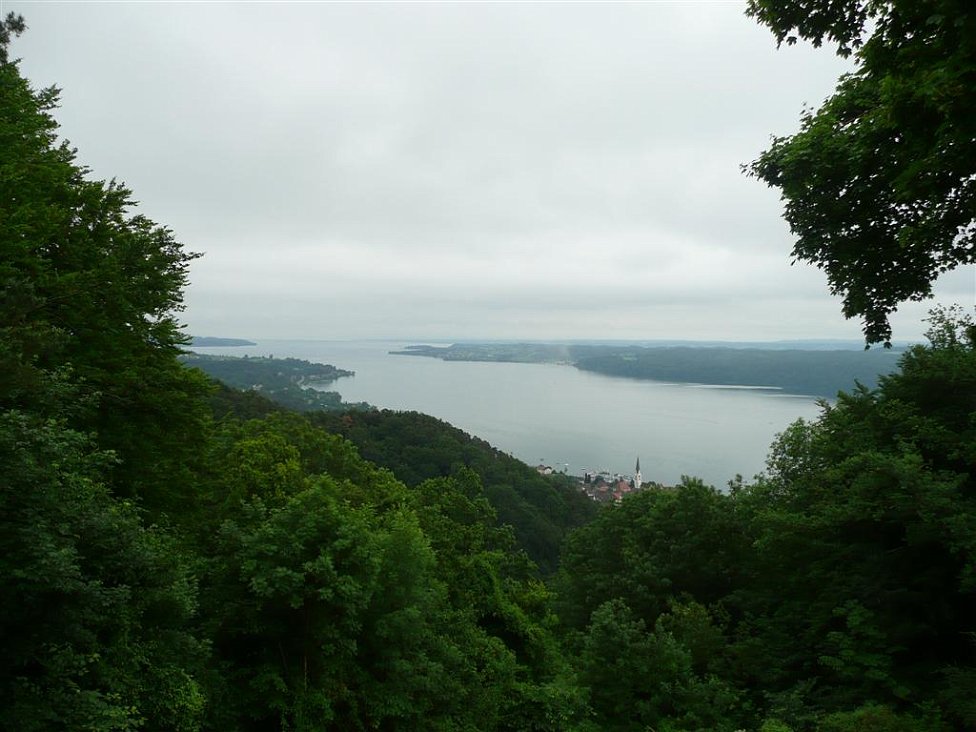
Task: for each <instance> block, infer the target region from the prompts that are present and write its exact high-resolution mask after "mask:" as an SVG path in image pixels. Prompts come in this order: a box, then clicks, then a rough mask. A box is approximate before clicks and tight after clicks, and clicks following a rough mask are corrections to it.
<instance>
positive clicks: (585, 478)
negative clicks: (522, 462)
mask: <svg viewBox="0 0 976 732" xmlns="http://www.w3.org/2000/svg"><path fill="white" fill-rule="evenodd" d="M536 470H537V471H538V472H539V474H540V475H552V474H553V473H554V472H556V471H555V470H554V469H553V468H552V467H551V466H549V465H542V464H540V465H538V466H537V467H536ZM579 485H580V490H581V491H583V492H584V493H585V494H586V495H587V496H589V498H591V499H592V500H594V501H596V502H597V503H620V501H622V500H623V498H624V496H626V495H628V494H630V493H636V492H637V491H640V490H644V489H646V488H653V487H660V486H658V484H657V483H654V482H648V483H645V482H644V480H643V476H642V475H641V467H640V458H637V464H636V465H635V466H634V474H633V475H624V474H622V473H611V472H610V471H609V470H599V471H596V470H589V469H588V468H584V469H583V475H582V476H581V477H580V478H579Z"/></svg>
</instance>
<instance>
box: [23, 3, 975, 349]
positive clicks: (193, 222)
mask: <svg viewBox="0 0 976 732" xmlns="http://www.w3.org/2000/svg"><path fill="white" fill-rule="evenodd" d="M10 5H11V8H12V9H14V10H18V11H20V12H23V13H24V15H25V16H26V18H27V21H28V24H29V25H30V26H31V30H30V31H29V32H28V33H27V34H26V35H25V36H24V37H23V38H21V39H19V40H18V41H16V45H15V47H14V53H15V54H16V55H19V56H22V57H23V66H22V67H23V70H24V72H25V73H26V74H27V75H28V76H29V77H30V78H31V79H32V80H33V81H34V82H35V84H37V85H38V86H44V85H48V84H52V83H56V84H58V85H60V86H62V87H63V89H64V93H63V103H62V109H61V110H60V111H59V113H58V118H59V119H60V120H61V121H62V123H63V132H64V134H65V136H66V137H67V138H69V139H70V140H71V142H72V143H73V144H75V145H76V146H78V148H79V150H80V160H81V161H82V162H84V163H86V164H88V165H90V166H91V168H92V170H93V174H94V175H96V176H97V177H102V178H104V177H112V176H117V177H119V178H120V179H122V180H124V181H126V182H127V183H128V184H129V185H130V186H131V187H132V188H133V189H134V191H135V193H136V198H137V199H138V200H139V201H141V202H142V209H143V211H144V212H145V213H146V214H147V215H149V216H151V217H152V218H154V219H156V220H158V221H160V222H161V223H165V224H166V225H168V226H170V227H171V228H173V230H174V231H175V232H176V234H177V236H178V237H179V238H180V239H181V240H182V241H184V242H185V243H186V246H187V248H188V249H190V250H193V251H202V252H205V255H206V256H205V257H204V258H202V259H201V260H198V261H197V262H195V264H194V267H193V271H192V280H193V283H192V286H191V288H190V290H189V292H188V294H187V306H188V307H187V310H186V312H185V319H186V321H187V322H188V325H189V327H190V329H191V330H192V331H193V332H197V333H212V334H225V335H251V336H254V337H260V336H282V337H285V336H293V337H309V338H328V337H357V336H361V337H372V336H388V335H403V336H407V337H412V336H423V337H438V336H440V337H508V336H511V337H521V338H527V337H536V338H556V337H562V338H565V337H607V338H610V337H613V338H622V337H635V338H653V337H678V336H686V337H689V338H712V337H720V336H722V337H729V338H758V337H803V336H809V337H821V336H843V337H857V336H858V333H859V330H858V326H857V324H856V323H847V322H845V321H844V320H843V318H842V317H841V316H840V306H839V302H838V301H836V300H834V299H832V298H830V297H829V296H828V294H827V289H826V285H825V281H824V278H823V276H822V275H821V274H819V273H818V272H816V271H815V270H812V269H810V268H808V267H800V266H798V267H794V268H791V267H790V265H789V250H790V247H791V244H790V238H789V233H788V231H787V229H786V226H785V224H783V222H782V221H781V220H780V218H779V214H780V207H779V203H778V201H777V198H776V195H775V193H774V192H773V191H769V190H767V189H765V188H764V187H763V186H761V185H760V184H758V183H756V182H755V181H752V180H749V179H747V178H745V177H744V176H743V175H742V174H741V173H740V172H739V165H740V164H742V163H745V162H748V161H749V160H751V159H753V158H754V157H755V156H756V155H757V154H758V153H759V152H760V151H761V150H762V149H763V147H764V146H766V145H767V144H768V141H769V137H770V135H771V134H788V133H790V132H791V131H792V130H794V129H795V127H796V124H797V118H798V115H799V112H800V109H801V107H802V105H803V104H804V103H806V104H811V105H816V104H817V103H819V102H820V101H821V100H822V99H823V98H824V97H825V96H827V95H828V94H829V93H830V91H831V89H832V88H833V85H834V82H835V80H836V78H837V76H838V75H839V74H840V73H841V72H842V71H843V70H844V69H845V68H846V66H845V62H843V61H841V60H839V59H836V58H834V57H833V56H831V54H830V52H829V51H828V50H827V49H821V50H813V49H809V48H789V49H782V50H780V51H776V49H775V44H774V42H773V39H772V37H771V35H770V34H769V33H767V32H766V31H765V30H764V29H762V28H759V27H757V26H756V25H755V24H754V23H752V21H750V20H749V19H747V18H745V17H744V16H743V14H742V11H743V5H740V4H737V3H705V2H702V3H677V2H676V3H647V4H566V5H551V4H531V3H526V4H517V3H516V4H509V3H498V4H491V3H486V4H461V3H459V4H439V3H437V4H421V3H418V4H379V3H377V4H351V3H341V4H340V3H336V4H330V3H322V4H314V3H313V4H310V3H294V4H288V3H267V4H221V3H214V4H208V3H172V4H169V3H151V4H137V3H132V4H117V3H111V4H70V3H52V4H33V3H23V4H21V6H18V4H17V3H11V4H10ZM948 282H949V284H948V285H946V288H944V289H946V291H947V292H950V293H957V294H958V293H961V294H962V296H963V297H967V296H971V292H972V289H971V285H972V277H971V275H970V276H969V277H968V279H967V278H966V277H962V278H956V279H951V278H950V280H949V281H948ZM967 287H968V288H969V289H967ZM967 293H968V294H967ZM912 308H914V305H913V306H912ZM912 308H909V309H908V311H906V315H905V318H906V319H905V320H904V322H903V324H902V327H903V329H904V330H905V331H910V332H904V337H911V336H915V335H917V333H918V332H919V331H920V329H921V327H920V326H919V323H918V315H919V313H920V312H921V310H918V309H912ZM923 310H924V308H923ZM899 322H900V323H901V322H902V321H899ZM896 335H897V336H902V333H899V332H897V331H896Z"/></svg>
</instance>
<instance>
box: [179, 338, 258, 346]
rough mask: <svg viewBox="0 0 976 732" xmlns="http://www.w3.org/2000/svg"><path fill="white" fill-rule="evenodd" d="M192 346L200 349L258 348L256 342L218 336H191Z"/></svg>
mask: <svg viewBox="0 0 976 732" xmlns="http://www.w3.org/2000/svg"><path fill="white" fill-rule="evenodd" d="M190 345H191V346H198V347H200V348H207V347H219V346H256V345H257V343H255V342H254V341H246V340H244V339H243V338H217V337H216V336H191V338H190Z"/></svg>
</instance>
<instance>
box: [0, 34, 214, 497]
mask: <svg viewBox="0 0 976 732" xmlns="http://www.w3.org/2000/svg"><path fill="white" fill-rule="evenodd" d="M21 30H23V21H22V19H19V18H17V17H15V16H13V15H10V16H8V17H7V19H6V20H5V21H4V22H3V35H2V37H0V48H2V56H0V149H2V150H3V151H4V154H3V160H2V162H0V247H2V256H0V285H2V287H0V290H2V295H0V329H2V335H3V338H4V340H5V342H6V345H5V346H4V347H3V348H2V349H0V373H3V377H0V386H2V387H3V389H2V391H0V407H2V408H29V409H35V408H36V407H37V406H38V399H39V397H40V396H41V395H40V394H39V393H38V392H37V391H36V389H35V388H34V387H35V386H36V384H37V383H38V380H41V379H42V376H41V374H42V373H44V372H47V371H52V370H55V369H61V368H63V367H65V366H66V365H70V366H71V370H70V374H71V379H72V380H73V381H74V382H75V383H76V384H78V386H79V388H80V391H79V394H81V395H82V396H85V395H87V396H90V397H92V398H86V399H82V400H81V402H80V403H79V406H78V408H76V409H74V410H73V411H72V412H71V413H65V415H64V416H65V417H66V418H67V419H68V420H69V423H70V424H71V425H72V426H74V427H77V428H78V429H80V430H81V431H82V432H85V433H86V434H87V433H94V434H95V436H96V439H97V440H98V444H99V446H100V447H102V448H104V449H110V450H113V451H115V452H116V453H117V454H118V456H119V458H120V460H119V462H118V463H117V464H116V465H115V467H114V468H113V470H112V472H111V474H109V475H108V476H107V478H108V479H109V481H110V484H111V486H112V488H113V490H115V491H116V492H117V493H118V494H120V495H127V496H135V495H138V496H140V497H141V498H143V499H144V500H145V503H146V505H147V506H149V507H151V508H166V509H172V508H174V507H178V506H179V505H181V503H182V502H183V501H185V500H186V498H187V496H188V495H189V493H190V491H191V487H192V484H193V475H194V468H195V467H197V464H198V463H197V461H198V459H199V456H200V451H199V450H198V449H197V446H198V444H199V442H200V441H201V438H202V436H203V434H204V432H205V430H206V411H205V405H204V403H203V402H202V400H201V396H203V395H204V394H205V393H206V391H207V390H208V388H209V387H208V386H207V385H206V381H205V379H203V378H202V376H201V375H199V374H197V373H194V372H191V371H188V370H186V369H184V368H182V367H181V366H180V364H179V363H178V362H177V360H176V356H177V354H178V353H179V351H180V347H181V345H182V344H183V343H184V340H185V338H184V336H183V335H182V334H181V332H180V330H179V326H178V324H177V321H176V318H175V315H176V313H177V312H178V311H179V310H180V308H181V304H182V296H183V293H182V289H183V286H184V285H185V284H186V277H187V267H188V266H189V263H190V261H191V260H192V259H193V257H194V255H192V254H188V253H186V252H184V251H183V249H182V247H181V246H180V244H179V243H178V242H177V241H175V239H174V238H173V236H172V233H171V232H170V231H169V230H167V229H165V228H162V227H159V226H156V225H155V224H154V223H153V222H151V221H149V220H148V219H146V218H145V217H144V216H140V215H138V214H135V215H133V214H131V213H130V209H132V207H133V205H134V204H133V202H132V197H131V193H130V192H129V191H128V190H127V189H126V188H124V187H123V186H121V185H119V184H117V183H116V182H115V181H111V182H108V183H106V182H104V181H94V180H90V178H89V173H90V171H88V170H87V169H86V168H83V167H80V166H78V165H77V164H76V163H75V151H74V150H73V149H72V148H70V147H69V146H68V144H67V143H66V142H64V141H60V142H59V141H58V137H57V128H58V125H57V122H56V121H55V120H54V118H53V116H52V114H51V113H52V110H53V109H54V108H55V107H56V106H57V100H58V92H57V90H56V89H54V88H51V89H42V90H37V91H35V90H34V89H32V88H31V86H30V84H29V83H28V82H27V80H26V79H24V78H23V77H22V76H21V75H20V72H19V68H18V64H17V62H15V61H10V60H9V58H8V48H7V43H8V41H9V38H10V35H11V33H17V32H19V31H21ZM66 373H68V372H66Z"/></svg>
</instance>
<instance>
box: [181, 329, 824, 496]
mask: <svg viewBox="0 0 976 732" xmlns="http://www.w3.org/2000/svg"><path fill="white" fill-rule="evenodd" d="M412 343H417V342H416V341H411V342H406V341H384V342H380V341H284V340H282V341H272V340H266V341H260V342H258V345H257V346H247V347H238V348H195V349H194V350H196V351H198V352H200V353H213V354H226V355H238V356H243V355H245V354H247V355H251V356H267V355H274V356H275V357H276V358H284V357H287V356H291V357H294V358H303V359H306V360H308V361H314V362H320V363H331V364H334V365H335V366H337V367H339V368H344V369H349V370H352V371H355V372H356V375H355V376H354V377H350V378H344V379H340V380H339V381H337V382H335V383H333V384H331V385H329V386H328V387H326V388H328V389H329V390H330V391H338V392H339V393H340V394H341V395H342V397H343V399H345V400H346V401H350V402H358V401H365V402H369V403H370V404H373V405H375V406H377V407H380V408H384V409H397V410H415V411H418V412H424V413H426V414H430V415H433V416H435V417H438V418H440V419H443V420H445V421H447V422H450V423H451V424H453V425H455V426H456V427H460V428H461V429H463V430H464V431H465V432H468V433H471V434H473V435H477V436H478V437H481V438H482V439H485V440H487V441H488V442H490V443H491V444H493V445H494V446H496V447H498V448H499V449H501V450H503V451H505V452H508V453H510V454H512V455H514V456H515V457H517V458H519V459H521V460H524V461H525V462H527V463H530V464H532V465H535V464H538V463H540V462H543V463H546V464H548V465H552V466H553V467H556V468H557V469H564V468H565V469H566V470H568V471H569V472H570V473H573V474H582V472H583V470H584V469H587V468H588V469H598V470H604V469H608V470H610V471H613V472H621V473H627V474H630V473H633V469H634V462H635V460H636V458H637V457H638V456H640V460H641V470H642V472H643V475H644V479H645V480H656V481H659V482H662V483H675V482H677V481H678V480H680V477H681V476H682V475H695V476H698V477H701V478H703V479H704V480H705V481H706V482H709V483H712V484H713V485H716V486H724V485H725V484H726V483H727V482H728V481H729V480H730V479H731V478H732V477H734V476H735V475H736V474H737V473H739V474H742V475H743V476H745V477H747V478H750V477H752V476H753V475H754V474H755V473H757V472H759V471H761V470H762V469H763V466H764V462H765V457H766V453H767V451H768V448H769V445H770V443H771V442H772V440H773V438H774V436H775V435H776V433H777V432H781V431H782V430H783V429H785V428H786V426H787V425H789V424H790V423H791V422H793V421H794V420H796V419H797V418H799V417H803V418H805V419H812V418H815V417H816V416H817V415H818V414H819V411H820V410H819V407H818V406H817V404H816V400H815V399H814V398H813V397H805V396H792V395H786V394H780V393H777V392H770V391H764V390H756V389H725V388H715V387H709V386H694V385H684V384H667V383H663V382H657V381H637V380H633V379H624V378H618V377H610V376H602V375H600V374H593V373H588V372H585V371H578V370H577V369H575V368H573V367H572V366H559V365H554V364H518V363H466V362H461V361H440V360H438V359H432V358H422V357H416V356H393V355H390V354H389V353H388V352H389V351H391V350H397V349H400V348H403V347H404V346H406V345H410V344H412Z"/></svg>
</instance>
